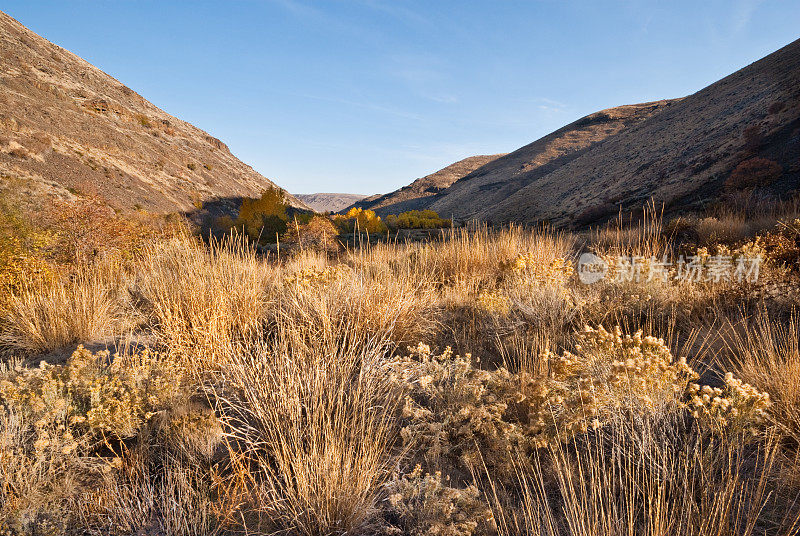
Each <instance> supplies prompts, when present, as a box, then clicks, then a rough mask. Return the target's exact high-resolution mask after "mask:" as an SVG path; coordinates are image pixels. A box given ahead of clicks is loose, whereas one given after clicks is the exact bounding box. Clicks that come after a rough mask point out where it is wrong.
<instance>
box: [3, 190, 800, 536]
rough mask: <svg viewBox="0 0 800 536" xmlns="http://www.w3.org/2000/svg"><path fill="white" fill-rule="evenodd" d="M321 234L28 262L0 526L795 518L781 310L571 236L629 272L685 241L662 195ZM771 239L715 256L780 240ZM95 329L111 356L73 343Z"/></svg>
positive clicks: (793, 324)
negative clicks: (545, 214) (569, 223)
mask: <svg viewBox="0 0 800 536" xmlns="http://www.w3.org/2000/svg"><path fill="white" fill-rule="evenodd" d="M282 205H283V204H282V197H281V195H280V192H272V193H267V194H265V196H264V197H262V198H261V199H259V200H255V201H251V202H249V203H248V204H247V209H246V210H244V211H243V212H244V215H240V221H239V222H238V225H243V224H244V222H245V221H248V220H252V221H255V222H256V225H260V224H263V221H264V220H263V218H264V216H265V215H272V216H281V215H282V214H284V213H282V212H281V208H282ZM243 207H244V205H243ZM352 216H353V220H356V219H357V218H358V217H359V216H362V217H363V213H358V214H353V215H352ZM259 218H261V219H260V220H259ZM367 218H369V215H367ZM790 221H791V220H790ZM12 223H13V222H12ZM12 223H9V225H12ZM353 223H354V224H355V221H354V222H353ZM231 224H233V221H231ZM785 225H786V224H784V226H785ZM243 228H244V227H243ZM320 229H321V230H322V235H323V236H324V237H325V238H327V236H328V233H329V232H337V231H338V230H337V229H335V228H334V227H333V224H332V223H331V221H330V220H329V219H327V218H325V217H323V216H316V217H314V218H312V219H310V220H309V221H308V222H306V223H300V221H299V220H298V221H297V223H295V222H294V221H292V223H291V224H290V225H289V226H288V228H287V229H286V230H285V231H284V236H283V238H282V240H286V241H288V242H292V241H294V243H293V247H292V248H287V251H288V253H283V252H282V253H281V258H278V259H276V258H275V257H274V256H266V257H265V256H262V255H260V254H259V253H257V251H256V249H255V248H254V245H253V242H252V241H251V240H250V239H249V238H247V237H237V236H236V235H235V229H234V230H233V232H234V235H232V236H228V237H227V238H225V239H224V240H222V241H215V240H211V242H210V243H203V242H201V241H199V240H197V239H195V238H193V237H191V236H190V235H188V234H179V235H177V236H175V235H173V236H172V237H165V238H161V239H155V240H151V241H148V242H147V243H145V244H144V245H143V246H142V247H141V248H139V249H137V250H136V251H135V252H134V254H132V255H129V256H123V257H117V256H107V255H106V254H105V253H104V251H105V249H104V248H103V246H102V245H100V246H98V247H100V250H99V251H98V252H97V254H96V255H92V256H86V255H77V256H71V257H70V258H69V259H64V260H63V262H68V264H64V265H62V266H65V267H69V269H64V268H59V269H58V270H56V271H54V272H53V273H52V274H51V275H49V276H48V277H34V273H33V272H29V271H27V270H29V268H27V267H25V266H23V267H21V268H20V270H21V271H22V272H23V273H24V274H25V277H24V278H23V279H25V280H34V279H35V280H36V281H39V283H37V285H39V286H36V287H31V286H30V285H28V286H23V287H17V288H16V289H11V288H9V290H7V291H6V292H5V294H4V296H3V299H2V300H0V304H2V305H1V307H2V316H1V317H0V318H2V322H0V341H2V344H3V349H4V351H5V356H6V362H7V363H9V364H8V365H3V367H2V368H1V369H0V462H2V463H0V524H1V525H2V527H3V529H4V530H8V531H11V532H12V533H15V534H27V533H31V534H32V533H36V534H39V533H41V531H42V530H43V528H46V529H47V530H49V531H51V532H53V533H60V532H76V531H77V532H87V533H91V534H130V533H131V532H136V531H150V532H160V533H168V534H233V533H241V532H249V533H262V534H287V533H288V534H307V535H319V534H353V535H359V534H378V533H380V534H446V535H495V534H499V535H505V534H515V535H516V534H534V535H551V536H556V535H559V536H561V535H584V534H586V535H590V534H591V535H597V534H603V535H606V534H610V535H614V534H623V533H624V534H630V533H635V534H640V533H644V534H682V535H687V536H690V535H691V536H700V535H707V534H717V535H720V536H723V535H724V536H727V535H734V534H735V535H745V536H747V535H751V534H753V535H754V534H776V535H777V534H781V535H782V534H793V533H795V532H796V529H797V527H798V524H797V521H798V516H800V510H799V509H798V508H797V504H798V503H797V502H796V499H797V498H798V497H800V495H798V494H800V478H798V476H800V472H798V469H797V465H796V464H797V462H796V459H797V455H798V450H797V448H798V447H797V445H798V437H800V432H799V431H798V426H797V423H796V422H795V421H797V420H798V419H797V415H796V414H797V405H798V403H800V402H798V400H797V398H798V397H797V396H795V395H796V393H795V391H797V389H796V386H795V385H793V384H792V382H795V380H796V376H797V375H796V374H792V373H791V370H792V367H793V366H795V365H794V364H793V361H792V360H793V359H794V360H795V361H796V359H795V358H796V357H797V356H796V355H795V354H796V353H797V340H798V336H799V335H800V333H798V325H797V321H796V313H794V312H793V311H792V308H791V306H790V305H787V302H786V301H783V300H777V299H774V298H772V297H771V295H770V294H769V293H766V292H762V291H761V290H760V288H759V287H758V286H754V285H753V284H751V283H747V282H740V281H737V280H735V279H725V280H720V281H718V282H714V281H708V280H691V281H677V280H675V279H672V278H663V279H662V278H645V279H642V280H640V281H634V280H630V281H626V280H614V279H613V278H608V279H605V280H602V281H600V282H597V283H595V284H592V285H585V284H583V283H581V282H580V281H579V280H578V277H577V275H576V272H575V269H574V266H575V259H576V256H577V254H578V253H579V252H580V251H582V250H584V248H586V249H589V250H591V251H594V252H595V253H596V254H597V255H598V256H600V257H601V258H605V259H608V262H609V263H610V264H611V265H612V266H617V264H618V263H619V262H620V261H619V260H618V259H619V256H621V255H622V256H635V257H637V258H642V259H649V258H651V257H652V256H654V255H655V256H656V257H657V258H661V256H662V255H663V254H665V253H669V252H678V251H680V250H681V248H683V247H686V244H685V243H684V244H681V243H678V242H675V234H676V233H674V232H673V231H674V230H675V226H674V225H672V226H668V227H667V228H666V229H665V228H664V226H662V224H661V221H660V218H659V217H658V215H657V214H656V213H655V212H654V211H653V210H652V209H648V211H646V218H645V219H644V220H643V221H642V222H641V223H640V224H639V225H638V226H634V227H631V228H628V227H625V226H623V225H622V222H621V220H618V221H617V222H615V223H613V224H611V226H610V227H607V228H605V229H601V230H599V231H598V232H596V233H593V234H592V235H584V236H577V235H569V234H563V233H556V232H552V231H548V230H541V229H540V230H523V229H520V228H516V227H511V228H508V229H503V230H490V229H488V228H486V227H472V228H459V229H452V230H449V231H446V232H444V233H442V234H441V236H439V237H438V238H436V239H433V240H430V241H428V242H424V243H404V244H401V243H398V242H394V241H391V242H388V241H387V242H379V243H377V244H372V245H368V244H364V245H362V246H361V247H358V248H351V249H344V250H339V247H340V246H337V248H336V249H331V250H327V251H326V248H325V247H320V246H319V244H316V243H315V242H314V241H315V240H317V239H318V238H319V237H318V236H317V235H318V234H319V233H318V232H317V231H319V230H320ZM778 229H784V227H782V226H779V227H777V228H776V230H774V231H772V233H775V232H778V231H777V230H778ZM781 232H784V233H788V234H790V232H789V231H787V230H783V231H781ZM292 233H295V234H296V235H297V236H296V237H294V236H293V235H292ZM711 236H715V235H714V234H713V233H712V234H710V235H709V238H708V240H711V238H710V237H711ZM767 236H769V234H768V235H765V237H764V238H758V239H749V238H747V239H742V240H744V242H742V243H740V244H739V245H738V246H737V245H735V244H733V245H721V244H709V245H708V247H709V248H710V249H711V250H712V251H715V252H721V251H722V252H724V251H730V252H731V253H730V254H731V256H732V258H736V257H735V256H736V255H741V254H742V253H741V252H744V251H747V252H751V253H755V252H757V253H759V254H763V255H767V256H770V255H772V253H770V251H774V252H777V249H772V250H768V249H765V246H764V245H763V244H764V243H770V240H769V239H768V238H767ZM792 236H793V235H792ZM287 245H288V244H287ZM726 248H728V249H726ZM737 252H738V253H737ZM699 253H700V255H701V257H702V258H706V259H707V258H710V255H711V254H710V253H707V250H700V251H699ZM39 254H40V255H43V253H39ZM32 255H35V252H34V253H32ZM703 255H706V256H705V257H703ZM98 259H108V260H107V261H103V262H100V261H99V260H98ZM762 269H763V273H762V277H763V279H764V281H770V280H772V279H773V278H776V277H779V276H780V277H783V278H786V277H789V279H785V281H786V282H787V283H791V284H796V279H794V277H795V276H794V275H793V273H794V272H791V271H789V272H787V271H786V263H785V262H784V261H781V260H778V258H777V257H771V256H770V257H769V258H768V259H767V261H765V263H764V266H763V268H762ZM787 274H788V275H787ZM792 292H795V293H796V292H798V290H797V289H796V288H795V290H793V291H792ZM796 295H797V294H795V296H796ZM749 307H755V309H754V310H756V311H757V313H756V314H755V315H749V314H746V310H747V309H748V308H749ZM604 326H605V327H604ZM700 326H702V327H703V330H702V333H701V332H699V331H698V329H697V328H698V327H700ZM132 332H133V333H135V334H136V335H135V336H134V337H133V338H131V337H130V335H126V334H129V333H132ZM97 341H106V342H107V343H108V344H111V345H112V346H116V347H117V348H118V355H113V356H112V355H110V354H108V353H92V352H90V351H88V350H86V349H84V348H82V347H77V345H79V344H94V343H96V342H97ZM126 341H127V342H126ZM137 341H142V342H137ZM76 347H77V349H76ZM56 349H61V350H62V351H63V350H66V351H67V355H69V354H70V353H71V357H69V358H68V359H67V360H66V362H64V361H56V362H54V363H44V364H42V365H35V364H30V365H29V364H25V363H23V361H22V360H27V362H30V363H36V362H37V361H38V360H39V358H40V356H44V355H48V352H52V351H53V350H56ZM72 350H74V352H73V351H72ZM50 355H53V354H50ZM62 355H63V354H62ZM27 362H26V363H27ZM642 505H644V506H646V507H643V506H642Z"/></svg>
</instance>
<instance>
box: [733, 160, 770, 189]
mask: <svg viewBox="0 0 800 536" xmlns="http://www.w3.org/2000/svg"><path fill="white" fill-rule="evenodd" d="M782 173H783V168H782V167H781V166H780V164H778V163H777V162H775V161H774V160H768V159H766V158H750V159H748V160H745V161H744V162H742V163H740V164H739V165H738V166H736V169H734V170H733V171H732V172H731V175H730V177H728V179H727V180H726V181H725V188H726V189H727V190H729V191H736V190H747V189H751V188H761V187H764V186H769V185H770V184H772V183H773V182H775V181H777V180H778V179H779V178H780V177H781V174H782Z"/></svg>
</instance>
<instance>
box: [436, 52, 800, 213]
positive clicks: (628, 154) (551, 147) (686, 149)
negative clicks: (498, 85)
mask: <svg viewBox="0 0 800 536" xmlns="http://www.w3.org/2000/svg"><path fill="white" fill-rule="evenodd" d="M753 158H758V159H763V160H762V161H764V160H766V161H770V162H774V163H777V165H778V166H780V168H779V169H780V179H779V180H778V181H777V182H776V183H775V184H773V185H771V186H770V188H769V189H768V190H766V191H762V192H760V193H759V195H762V196H767V197H772V198H779V197H782V198H785V197H787V196H788V195H790V194H791V192H792V191H794V190H796V188H797V186H798V183H800V41H795V42H794V43H792V44H790V45H788V46H786V47H784V48H783V49H781V50H779V51H777V52H775V53H773V54H771V55H769V56H767V57H766V58H763V59H761V60H759V61H757V62H755V63H753V64H752V65H750V66H748V67H745V68H744V69H741V70H740V71H738V72H736V73H734V74H732V75H730V76H728V77H726V78H724V79H722V80H720V81H719V82H716V83H715V84H712V85H711V86H709V87H707V88H705V89H703V90H701V91H699V92H697V93H695V94H693V95H691V96H689V97H686V98H683V99H676V100H668V101H659V102H654V103H646V104H639V105H632V106H621V107H618V108H611V109H608V110H603V111H601V112H597V113H595V114H592V115H589V116H587V117H584V118H582V119H579V120H578V121H576V122H574V123H572V124H570V125H567V126H565V127H563V128H561V129H559V130H557V131H556V132H553V133H552V134H549V135H548V136H545V137H544V138H541V139H539V140H537V141H535V142H533V143H531V144H530V145H527V146H525V147H522V148H521V149H518V150H516V151H514V152H512V153H510V154H508V155H506V156H504V157H502V158H499V159H497V160H495V161H494V162H492V163H491V164H489V165H487V166H484V167H482V168H481V169H479V170H476V171H474V172H473V173H471V174H469V175H467V176H466V177H464V178H462V179H460V180H459V181H457V182H455V183H454V184H453V185H452V186H451V187H450V188H448V189H446V190H445V191H443V192H441V193H439V194H438V195H437V196H436V197H435V198H433V199H432V200H431V201H430V202H429V203H427V204H426V208H431V209H433V210H435V211H437V212H439V213H440V214H447V215H448V216H449V215H453V216H454V217H456V218H457V219H461V220H466V219H480V220H485V221H491V222H507V221H516V222H522V223H534V222H539V221H550V222H551V223H554V224H557V225H560V226H569V225H573V226H582V225H586V224H590V223H595V222H598V221H602V220H603V219H606V218H608V217H609V216H611V215H613V214H616V213H617V212H618V210H619V209H620V208H622V209H628V208H631V209H635V208H637V207H641V205H642V204H643V203H644V202H646V201H647V200H648V199H649V198H651V197H652V198H654V199H655V200H656V201H657V202H663V203H664V204H665V205H666V206H667V210H671V211H675V212H678V211H686V210H695V209H702V208H703V207H705V206H707V205H708V204H710V203H714V202H718V201H719V200H720V195H721V193H722V189H723V185H724V183H725V180H726V179H727V178H728V177H730V176H731V173H732V171H733V170H734V169H735V168H736V167H737V166H739V165H740V164H741V163H742V162H745V161H747V160H749V159H753Z"/></svg>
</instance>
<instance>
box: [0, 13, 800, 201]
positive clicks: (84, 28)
mask: <svg viewBox="0 0 800 536" xmlns="http://www.w3.org/2000/svg"><path fill="white" fill-rule="evenodd" d="M0 9H2V10H4V11H6V12H7V13H8V14H10V15H11V16H13V17H15V18H17V19H18V20H20V21H21V22H22V23H23V24H25V25H26V26H28V27H29V28H31V29H32V30H33V31H35V32H37V33H39V34H40V35H43V36H44V37H46V38H47V39H49V40H51V41H53V42H55V43H57V44H58V45H61V46H63V47H64V48H67V49H69V50H71V51H73V52H75V53H76V54H78V55H79V56H82V57H83V58H85V59H86V60H88V61H89V62H91V63H93V64H94V65H96V66H98V67H99V68H101V69H103V70H104V71H106V72H107V73H109V74H111V75H112V76H114V77H116V78H117V79H119V80H120V81H122V82H123V83H124V84H126V85H128V86H130V87H131V88H133V89H135V90H136V91H138V92H139V93H141V94H142V95H143V96H144V97H145V98H147V99H148V100H150V101H152V102H153V103H154V104H156V105H157V106H159V107H161V108H163V109H164V110H166V111H167V112H169V113H171V114H173V115H176V116H178V117H180V118H182V119H185V120H187V121H189V122H191V123H193V124H195V125H197V126H198V127H200V128H202V129H204V130H207V131H209V132H210V133H212V134H213V135H214V136H217V137H219V138H221V139H222V140H223V141H225V142H226V143H227V144H228V145H229V146H230V148H231V150H232V151H233V153H234V154H236V156H238V157H239V158H241V159H242V160H244V161H245V162H247V163H248V164H250V165H252V166H253V167H254V168H256V169H257V170H258V171H259V172H261V173H262V174H263V175H265V176H267V177H269V178H271V179H274V180H275V181H277V182H278V184H280V185H281V186H283V187H285V188H286V189H288V190H290V191H291V192H294V193H310V192H353V193H365V194H370V193H377V192H386V191H390V190H393V189H395V188H397V187H399V186H402V185H405V184H407V183H409V182H411V181H412V180H413V179H415V178H417V177H420V176H423V175H426V174H428V173H430V172H433V171H435V170H437V169H439V168H441V167H444V166H445V165H447V164H450V163H452V162H454V161H456V160H459V159H461V158H464V157H466V156H470V155H474V154H491V153H497V152H508V151H511V150H514V149H516V148H518V147H520V146H522V145H525V144H527V143H529V142H531V141H533V140H535V139H537V138H539V137H541V136H543V135H545V134H547V133H548V132H551V131H553V130H555V129H557V128H559V127H561V126H563V125H564V124H566V123H569V122H571V121H573V120H575V119H577V118H578V117H581V116H583V115H586V114H588V113H591V112H594V111H597V110H600V109H603V108H608V107H611V106H617V105H621V104H630V103H634V102H642V101H648V100H657V99H661V98H669V97H679V96H684V95H687V94H690V93H693V92H695V91H697V90H699V89H701V88H703V87H704V86H706V85H708V84H709V83H712V82H714V81H715V80H717V79H719V78H721V77H723V76H725V75H727V74H729V73H731V72H733V71H735V70H737V69H739V68H741V67H744V66H745V65H747V64H749V63H751V62H753V61H755V60H757V59H759V58H761V57H763V56H765V55H766V54H768V53H770V52H772V51H774V50H776V49H778V48H780V47H781V46H783V45H786V44H788V43H789V42H791V41H793V40H794V39H797V38H798V37H800V2H798V1H797V0H763V1H757V0H694V1H664V2H655V1H644V0H642V1H636V0H627V1H618V2H614V1H601V0H594V1H591V0H589V1H569V0H562V1H559V0H541V1H526V2H516V1H502V0H494V1H483V2H471V1H457V0H454V1H445V0H427V1H404V0H350V1H338V0H326V1H318V2H311V1H306V0H230V1H225V2H222V1H219V2H205V1H198V0H194V1H189V0H186V1H170V0H161V1H146V0H136V1H133V0H113V1H112V0H106V1H80V0H72V1H69V2H66V1H63V0H57V1H38V0H4V1H3V2H2V7H0Z"/></svg>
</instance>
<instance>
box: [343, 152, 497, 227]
mask: <svg viewBox="0 0 800 536" xmlns="http://www.w3.org/2000/svg"><path fill="white" fill-rule="evenodd" d="M501 156H504V155H503V154H494V155H480V156H470V157H467V158H465V159H463V160H459V161H458V162H456V163H454V164H450V165H449V166H447V167H445V168H442V169H440V170H439V171H436V172H434V173H431V174H430V175H426V176H424V177H421V178H419V179H417V180H415V181H414V182H412V183H411V184H409V185H408V186H403V187H402V188H400V189H399V190H395V191H394V192H390V193H388V194H384V195H377V196H370V197H367V198H365V199H363V200H362V201H360V202H357V203H355V204H354V206H356V207H360V208H366V209H370V210H374V211H375V212H377V213H378V214H380V215H386V214H399V213H401V212H405V211H407V210H417V209H420V208H424V207H425V206H426V205H427V204H428V203H430V202H431V201H432V200H433V197H434V196H435V195H436V194H437V193H439V192H441V191H442V190H444V189H445V188H447V187H448V186H450V185H451V184H453V183H454V182H456V181H457V180H459V179H460V178H462V177H464V176H465V175H468V174H470V173H472V172H473V171H475V170H476V169H479V168H481V167H482V166H485V165H486V164H488V163H490V162H492V161H494V160H496V159H497V158H499V157H501Z"/></svg>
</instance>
